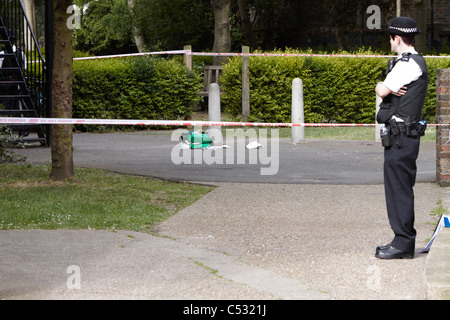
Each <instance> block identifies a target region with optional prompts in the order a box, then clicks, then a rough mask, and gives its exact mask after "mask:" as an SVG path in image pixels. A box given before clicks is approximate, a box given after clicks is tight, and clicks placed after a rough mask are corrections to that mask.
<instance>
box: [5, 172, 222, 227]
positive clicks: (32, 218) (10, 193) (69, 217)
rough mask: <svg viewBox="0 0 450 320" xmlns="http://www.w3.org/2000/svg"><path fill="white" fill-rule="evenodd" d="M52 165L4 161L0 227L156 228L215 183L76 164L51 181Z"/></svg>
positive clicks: (205, 192) (207, 190)
mask: <svg viewBox="0 0 450 320" xmlns="http://www.w3.org/2000/svg"><path fill="white" fill-rule="evenodd" d="M49 170H50V167H49V166H34V165H17V164H16V165H14V164H0V194H1V201H0V229H1V230H6V229H89V228H90V229H106V230H133V231H144V232H151V230H152V229H153V227H154V226H155V225H156V224H158V223H160V222H162V221H164V220H166V219H167V218H169V217H170V216H172V215H174V214H175V213H177V212H178V211H180V210H181V209H183V208H185V207H186V206H189V205H190V204H192V203H194V202H195V201H197V200H198V199H200V198H201V197H202V196H203V195H205V194H207V193H208V192H210V191H211V190H212V189H213V188H212V187H209V186H202V185H194V184H189V183H177V182H169V181H162V180H156V179H151V178H145V177H137V176H128V175H120V174H116V173H111V172H107V171H102V170H94V169H85V168H76V170H75V175H76V179H74V180H72V181H65V182H55V181H52V180H50V179H49V178H48V177H49V172H50V171H49Z"/></svg>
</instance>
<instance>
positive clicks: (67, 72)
mask: <svg viewBox="0 0 450 320" xmlns="http://www.w3.org/2000/svg"><path fill="white" fill-rule="evenodd" d="M70 5H72V0H58V1H53V12H54V20H53V47H54V58H53V74H52V83H51V86H52V99H53V100H52V101H53V107H52V117H54V118H72V81H73V77H72V62H73V56H72V30H71V29H69V28H68V27H67V19H68V18H69V14H68V13H67V12H66V10H67V8H68V7H69V6H70ZM51 155H52V171H51V173H50V178H52V179H54V180H64V179H68V178H73V177H74V170H73V146H72V126H71V125H53V126H52V133H51Z"/></svg>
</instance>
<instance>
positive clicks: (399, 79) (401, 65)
mask: <svg viewBox="0 0 450 320" xmlns="http://www.w3.org/2000/svg"><path fill="white" fill-rule="evenodd" d="M408 52H409V53H411V54H417V51H416V50H415V49H414V48H411V49H409V50H407V51H405V52H402V54H403V53H408ZM402 54H400V55H399V56H398V58H399V59H400V58H401V57H402ZM421 75H422V69H420V66H419V65H418V64H417V62H415V61H414V59H409V61H402V60H400V61H398V62H397V63H396V64H395V66H394V68H392V70H391V72H389V74H388V75H387V76H386V79H385V80H384V82H383V84H384V85H385V86H386V87H387V88H388V89H389V90H391V91H393V92H398V91H399V90H400V89H401V88H402V87H403V86H407V85H408V84H410V83H411V82H413V81H416V80H417V79H419V78H420V76H421ZM393 118H394V119H395V120H396V121H399V122H403V119H400V118H398V117H396V116H393Z"/></svg>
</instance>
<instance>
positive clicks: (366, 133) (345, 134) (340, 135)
mask: <svg viewBox="0 0 450 320" xmlns="http://www.w3.org/2000/svg"><path fill="white" fill-rule="evenodd" d="M195 129H196V130H197V129H199V128H195ZM201 129H202V130H203V131H206V130H207V129H208V128H207V127H202V128H201ZM238 129H240V130H243V134H242V137H245V134H246V132H247V130H254V131H255V132H256V135H257V137H260V133H259V130H266V131H265V133H266V135H265V136H267V138H271V137H272V130H278V136H279V138H284V139H290V138H291V133H292V129H291V128H285V127H280V128H270V127H265V128H263V127H222V134H223V136H224V137H226V136H227V130H238ZM188 130H192V128H190V129H186V131H188ZM172 133H173V131H170V130H169V131H154V130H152V131H147V132H146V134H151V135H170V134H172ZM233 133H234V134H235V135H234V136H237V137H239V135H237V134H236V132H231V134H233ZM305 139H306V140H357V141H375V128H374V127H305ZM421 141H422V142H435V141H436V128H435V127H430V128H428V129H427V131H426V133H425V136H424V137H422V138H421Z"/></svg>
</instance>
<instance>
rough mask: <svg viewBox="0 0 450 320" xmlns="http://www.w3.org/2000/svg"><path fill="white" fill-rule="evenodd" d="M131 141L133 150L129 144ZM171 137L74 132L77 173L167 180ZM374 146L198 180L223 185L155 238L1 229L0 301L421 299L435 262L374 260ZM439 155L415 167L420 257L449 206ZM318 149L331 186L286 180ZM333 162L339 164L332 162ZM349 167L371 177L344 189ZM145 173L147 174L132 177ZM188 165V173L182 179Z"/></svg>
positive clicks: (323, 146) (379, 215) (378, 209)
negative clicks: (263, 172) (436, 175)
mask: <svg viewBox="0 0 450 320" xmlns="http://www.w3.org/2000/svg"><path fill="white" fill-rule="evenodd" d="M130 137H131V138H133V139H131V138H130ZM132 140H134V141H136V142H134V143H129V141H132ZM167 140H168V138H167V136H161V135H157V136H155V135H145V134H114V135H109V134H108V135H78V136H77V135H76V136H75V140H74V145H75V153H74V158H75V164H76V165H83V166H91V167H103V168H105V169H110V170H114V171H118V172H123V173H134V174H142V175H150V176H158V177H160V178H167V179H173V177H171V176H168V177H164V176H162V175H161V172H164V170H167V169H170V168H169V167H170V164H168V163H167V162H170V161H169V160H168V159H167V155H168V154H170V153H167V152H171V150H173V146H174V144H175V142H171V141H169V143H167ZM94 141H95V143H94ZM143 141H144V142H143ZM148 141H151V143H148ZM157 141H160V143H159V144H157V143H156V142H157ZM143 146H144V147H143ZM338 146H339V148H338ZM319 147H320V148H319ZM377 147H378V145H377V144H375V143H365V144H364V143H360V142H342V143H339V142H335V141H331V142H329V143H326V142H317V143H316V142H308V143H305V144H303V145H296V146H294V145H291V144H289V143H284V144H283V145H280V162H279V164H280V166H279V167H280V172H281V174H282V175H284V176H285V181H284V182H282V181H281V182H280V181H275V180H276V179H280V177H272V178H273V179H274V181H273V182H272V183H270V182H271V181H266V182H265V183H262V182H260V183H257V181H254V180H258V179H261V178H260V177H257V176H256V175H252V172H254V171H258V172H259V169H258V168H257V170H255V168H252V169H251V170H248V171H246V170H247V169H248V168H247V169H245V168H240V167H239V166H238V165H229V166H227V170H224V171H228V173H229V174H228V176H229V175H232V174H233V173H239V174H236V175H235V177H236V180H237V181H236V182H230V181H219V182H217V181H215V182H213V181H210V180H209V179H206V178H205V179H200V176H199V175H197V179H195V180H198V181H202V182H207V183H210V184H214V185H216V186H217V188H216V189H215V190H213V191H212V192H211V193H209V194H207V195H206V196H205V197H203V198H202V199H200V200H199V201H197V202H196V203H194V204H193V205H191V206H190V207H188V208H185V209H184V210H182V211H181V212H179V213H178V214H176V215H175V216H173V217H172V218H170V219H168V220H167V221H165V222H164V223H162V224H160V225H158V226H157V227H156V228H155V230H154V232H155V234H145V233H138V232H131V231H118V232H109V231H99V230H56V231H45V230H32V231H24V230H8V231H0V257H1V258H0V298H1V299H219V300H222V299H256V300H258V299H274V300H277V299H286V300H287V299H423V298H425V297H426V296H427V294H428V293H429V287H428V285H429V284H430V283H431V282H430V281H425V280H426V279H425V278H427V273H426V270H427V268H426V267H427V261H428V260H429V257H430V254H428V255H427V254H417V255H416V258H415V259H413V260H393V261H385V260H379V259H376V258H375V257H374V253H375V247H376V246H377V245H380V244H385V243H386V242H388V241H389V240H390V239H391V237H392V234H391V231H390V228H389V225H388V221H387V217H386V212H385V206H384V192H383V186H382V184H381V183H379V181H377V180H376V179H377V178H376V175H375V174H373V175H372V174H371V173H372V171H375V172H377V173H379V170H380V169H379V165H380V164H379V162H381V161H382V160H381V159H382V158H380V152H379V149H378V148H377ZM316 148H317V149H316ZM432 148H433V147H432V146H426V145H425V146H424V147H423V150H424V151H422V152H425V153H424V154H423V156H422V155H421V158H420V159H419V160H420V161H421V162H420V164H419V167H420V168H423V170H422V173H420V172H419V176H420V178H419V181H418V183H417V185H416V187H415V195H416V229H417V231H418V241H417V249H420V248H421V247H423V246H424V245H425V244H426V241H427V240H428V239H429V238H430V237H431V234H432V232H433V230H434V227H435V225H434V223H435V219H436V218H433V217H431V216H430V213H431V211H432V210H433V209H434V208H436V206H437V204H436V203H437V202H438V201H439V200H441V199H446V197H448V192H447V191H446V189H443V188H440V187H439V186H437V185H436V183H434V182H432V181H428V180H430V179H431V180H432V177H431V174H430V172H431V171H432V170H433V165H435V163H434V162H433V161H432V160H431V159H432V156H430V155H429V153H430V150H431V151H432V150H433V149H432ZM88 149H89V150H90V151H88ZM112 149H113V150H112ZM313 149H314V151H311V150H313ZM286 150H287V151H286ZM295 150H297V151H295ZM361 150H363V151H361ZM356 151H359V152H356ZM20 152H22V153H23V154H26V155H27V156H28V161H30V162H35V163H42V162H45V161H48V159H49V150H48V148H32V149H25V150H21V151H20ZM164 152H165V153H164ZM311 152H313V153H314V152H315V155H316V156H317V157H316V158H317V159H318V160H317V161H316V162H315V163H313V162H309V163H310V165H311V166H313V165H314V166H315V167H310V168H309V170H322V171H321V172H320V173H318V175H319V176H320V177H326V174H327V172H328V173H330V174H331V175H330V179H329V180H328V183H327V181H326V180H321V181H320V182H319V181H310V180H308V179H310V178H309V176H308V175H307V174H306V173H305V175H304V176H305V177H307V178H305V179H306V180H308V181H304V182H303V183H302V182H301V181H293V180H292V179H291V180H289V179H288V178H289V175H288V174H287V173H286V174H285V173H284V172H287V171H288V169H289V170H291V174H292V176H293V177H296V178H295V179H301V177H302V175H303V172H306V171H302V170H303V169H296V166H295V163H294V162H293V161H290V160H289V161H286V162H283V159H285V158H286V159H295V155H297V160H298V161H299V162H300V163H307V161H306V159H309V158H311V159H312V154H311ZM89 154H90V158H91V161H90V162H89V160H88V159H89V156H88V155H89ZM125 154H128V160H127V161H125V156H124V155H125ZM327 154H328V155H329V156H326V155H327ZM333 154H334V160H333V161H332V162H333V163H335V164H336V166H334V167H333V166H331V165H330V162H329V161H330V159H329V158H330V157H331V155H333ZM112 155H114V156H112ZM284 155H286V156H284ZM381 156H382V154H381ZM346 157H347V158H346ZM143 158H144V159H145V161H144V160H143ZM169 159H170V158H169ZM336 159H338V160H339V162H336V161H337V160H336ZM345 159H347V162H351V161H353V167H354V168H355V170H356V171H358V172H364V171H366V173H367V174H366V175H364V177H361V178H360V180H358V181H361V182H360V183H358V181H356V182H354V183H352V184H346V183H342V181H340V180H339V179H348V177H346V176H345V175H340V174H338V173H337V172H336V168H342V169H343V170H347V168H350V167H351V166H350V164H349V163H344V162H346V161H345ZM365 159H367V161H365ZM158 161H159V162H163V163H159V168H165V169H164V170H160V171H159V172H157V173H158V174H154V173H155V172H156V171H155V172H151V171H148V170H149V168H150V167H153V168H156V167H157V164H155V163H156V162H158ZM302 161H303V162H302ZM145 163H147V164H150V163H151V165H149V166H147V167H145ZM288 163H292V164H291V165H289V166H290V168H287V167H288V165H287V164H288ZM355 164H358V165H355ZM365 165H367V166H368V167H364V166H365ZM193 166H194V165H191V167H193ZM216 166H218V165H216ZM139 167H140V168H141V169H143V170H142V171H141V172H131V171H133V170H137V169H138V168H139ZM191 167H190V166H188V165H186V166H184V167H183V170H182V171H189V169H190V168H191ZM202 167H203V169H204V170H206V171H207V172H210V173H211V174H212V173H213V170H212V168H211V167H208V166H207V165H199V166H198V167H195V168H192V169H193V170H195V171H196V173H197V174H198V173H199V172H201V170H200V169H201V168H202ZM238 167H239V168H238ZM244 167H246V166H244ZM247 167H251V166H247ZM297 167H298V165H297ZM371 167H372V168H371ZM133 168H134V169H133ZM208 170H209V171H208ZM285 170H287V171H285ZM169 171H170V170H169ZM217 171H220V170H217ZM323 171H326V172H323ZM348 172H350V170H349V171H348ZM186 174H188V173H186ZM189 174H192V173H189ZM241 174H247V177H248V180H249V181H250V182H251V183H248V182H245V181H243V180H245V177H244V178H242V175H241ZM308 174H311V173H308ZM218 175H219V176H220V175H223V172H222V173H220V174H218ZM228 176H227V177H228ZM367 176H370V178H368V177H367ZM216 179H217V180H220V179H218V178H217V176H216ZM265 179H269V180H270V179H271V177H265ZM295 179H294V180H295ZM324 179H325V178H324ZM372 179H374V180H372ZM186 180H188V181H192V180H191V179H186ZM223 180H226V179H223ZM369 180H370V181H369ZM444 278H445V275H444ZM428 279H429V278H428Z"/></svg>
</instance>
